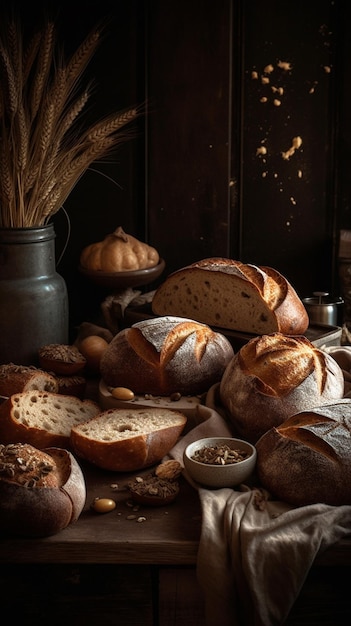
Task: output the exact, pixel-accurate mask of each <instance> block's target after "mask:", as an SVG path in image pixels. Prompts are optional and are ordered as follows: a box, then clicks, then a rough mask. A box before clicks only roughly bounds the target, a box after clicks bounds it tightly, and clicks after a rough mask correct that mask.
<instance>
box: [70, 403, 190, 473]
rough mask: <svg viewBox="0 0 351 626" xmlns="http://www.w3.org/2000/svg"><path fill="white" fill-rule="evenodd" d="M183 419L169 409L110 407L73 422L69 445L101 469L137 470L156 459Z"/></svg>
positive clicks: (172, 441) (170, 442) (173, 440)
mask: <svg viewBox="0 0 351 626" xmlns="http://www.w3.org/2000/svg"><path fill="white" fill-rule="evenodd" d="M186 422H187V418H186V417H185V415H183V414H182V413H180V412H179V411H173V410H171V409H162V408H150V409H110V410H108V411H104V412H103V413H100V414H99V415H97V416H96V417H93V418H92V419H91V420H89V421H88V422H85V423H83V424H78V425H76V426H74V427H73V428H72V432H71V447H72V449H73V451H74V452H75V453H76V455H77V456H79V457H81V458H84V459H86V460H87V461H90V462H91V463H93V464H94V465H97V466H98V467H101V468H102V469H106V470H112V471H116V472H132V471H137V470H141V469H143V468H144V467H149V466H150V465H153V464H154V463H158V462H159V461H160V460H161V459H162V458H163V457H164V456H165V455H166V454H167V453H168V452H169V451H170V449H171V448H172V447H173V446H174V445H175V443H176V442H177V440H178V438H179V436H180V435H181V433H182V431H183V429H184V427H185V424H186Z"/></svg>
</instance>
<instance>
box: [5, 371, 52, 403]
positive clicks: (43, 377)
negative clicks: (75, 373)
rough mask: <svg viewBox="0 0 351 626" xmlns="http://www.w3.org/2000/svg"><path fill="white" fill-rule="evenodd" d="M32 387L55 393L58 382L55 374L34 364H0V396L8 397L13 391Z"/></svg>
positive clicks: (16, 391) (26, 389)
mask: <svg viewBox="0 0 351 626" xmlns="http://www.w3.org/2000/svg"><path fill="white" fill-rule="evenodd" d="M32 389H38V390H39V391H50V392H52V393H57V392H58V390H59V384H58V381H57V380H56V378H55V376H53V375H52V374H49V373H48V372H44V371H42V370H40V369H38V368H37V367H34V366H30V365H16V364H15V363H5V364H4V365H0V396H4V397H7V398H8V397H9V396H12V394H14V393H18V392H20V391H29V390H32Z"/></svg>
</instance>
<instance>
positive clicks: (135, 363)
mask: <svg viewBox="0 0 351 626" xmlns="http://www.w3.org/2000/svg"><path fill="white" fill-rule="evenodd" d="M233 354H234V351H233V348H232V346H231V344H230V342H229V340H228V339H227V338H226V337H224V335H222V334H220V333H216V332H214V331H213V330H212V329H211V328H210V327H209V326H207V325H205V324H200V323H199V322H195V321H194V320H189V319H184V318H178V317H174V316H165V317H159V318H152V319H147V320H144V321H142V322H137V323H136V324H134V325H133V326H132V327H131V328H126V329H123V330H122V331H120V332H119V333H117V335H115V337H114V338H113V339H112V341H111V342H110V343H109V345H108V346H107V348H106V349H105V351H104V353H103V355H102V358H101V362H100V371H101V376H102V379H103V380H104V382H105V383H106V385H107V386H108V387H127V388H129V389H131V390H132V391H134V393H144V394H145V393H147V394H153V395H160V396H166V395H170V394H172V393H175V392H179V393H181V394H182V395H197V394H201V393H203V392H205V391H207V389H209V387H211V386H212V385H213V384H215V383H216V382H219V381H220V379H221V377H222V374H223V372H224V370H225V367H226V365H227V364H228V363H229V361H230V359H231V358H232V357H233Z"/></svg>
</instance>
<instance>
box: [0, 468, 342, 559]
mask: <svg viewBox="0 0 351 626" xmlns="http://www.w3.org/2000/svg"><path fill="white" fill-rule="evenodd" d="M82 469H83V472H84V474H85V477H86V483H87V499H86V504H85V508H84V510H83V512H82V514H81V516H80V518H79V519H78V521H77V522H75V523H74V524H71V525H70V526H69V527H68V528H66V529H64V530H63V531H61V532H60V533H57V534H56V535H53V536H51V537H45V538H41V539H31V538H18V537H17V538H14V537H5V538H2V539H1V540H0V562H1V563H58V564H59V563H79V564H93V563H100V564H112V563H115V564H129V565H132V564H139V565H140V564H150V565H195V564H196V557H197V550H198V545H199V538H200V533H201V507H200V501H199V497H198V493H197V491H196V490H195V489H194V488H193V487H192V486H191V485H190V484H189V483H188V482H187V481H186V480H185V479H184V478H183V477H181V478H180V492H179V495H178V496H177V498H176V500H175V501H174V502H173V503H171V504H169V505H167V506H161V507H150V506H148V507H147V506H144V505H135V504H133V502H132V501H131V498H130V493H129V491H128V489H127V488H126V485H127V483H128V482H129V481H130V480H131V478H132V477H134V476H135V475H136V474H116V473H111V472H105V471H102V470H99V469H98V468H94V467H92V466H89V465H88V464H87V465H82ZM149 472H150V470H146V471H144V472H143V473H140V475H143V474H147V473H149ZM116 485H118V488H116ZM98 497H99V498H102V497H107V498H113V499H114V500H115V501H116V508H115V509H114V510H113V511H111V512H109V513H105V514H98V513H95V512H94V511H93V510H92V508H91V504H92V503H93V501H94V499H95V498H98ZM316 562H317V563H318V564H319V565H326V566H328V565H330V566H331V565H351V537H350V539H346V540H343V541H341V542H339V543H338V544H337V545H335V546H333V547H332V548H329V549H328V550H327V551H325V552H323V553H322V554H320V555H319V556H318V557H317V559H316Z"/></svg>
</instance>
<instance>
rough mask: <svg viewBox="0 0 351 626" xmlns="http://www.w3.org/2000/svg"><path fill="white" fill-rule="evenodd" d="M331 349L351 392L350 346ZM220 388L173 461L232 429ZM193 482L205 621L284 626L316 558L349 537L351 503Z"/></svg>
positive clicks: (174, 452) (233, 625)
mask: <svg viewBox="0 0 351 626" xmlns="http://www.w3.org/2000/svg"><path fill="white" fill-rule="evenodd" d="M328 352H330V353H332V356H333V357H334V355H335V358H336V360H338V362H339V364H340V363H341V362H342V365H341V367H342V369H343V370H344V375H345V380H346V381H348V380H350V387H349V386H348V385H347V388H346V385H345V391H346V392H347V393H350V394H351V374H350V372H351V348H348V349H345V347H344V348H339V349H338V350H334V351H333V350H331V349H330V350H328ZM217 392H218V385H217V386H215V387H213V388H212V389H211V390H210V391H209V394H208V396H207V400H206V404H207V406H202V405H200V406H199V407H198V423H197V425H196V426H195V427H194V428H193V429H192V430H190V431H189V432H188V433H187V434H186V435H185V436H184V437H183V438H182V439H181V440H180V441H179V442H178V443H177V444H176V446H175V447H174V448H173V449H172V451H171V456H172V457H173V458H176V459H178V460H179V461H181V462H182V457H183V450H184V448H185V447H186V445H187V444H188V443H190V442H191V441H195V440H197V439H201V438H202V437H208V436H231V435H232V434H233V433H232V431H231V427H230V424H229V423H228V422H227V420H226V417H225V414H224V412H223V411H222V410H221V408H220V406H219V404H218V399H217ZM187 478H188V480H190V479H189V477H187ZM190 482H192V481H190ZM192 484H193V486H194V487H195V488H197V489H198V493H199V497H200V501H201V507H202V530H201V537H200V543H199V552H198V559H197V575H198V580H199V583H200V585H201V587H202V589H203V591H204V596H205V603H206V626H218V624H220V625H221V626H280V625H281V624H283V622H284V620H285V619H286V618H287V616H288V614H289V612H290V610H291V608H292V606H293V604H294V602H295V600H296V598H297V596H298V594H299V592H300V590H301V588H302V586H303V584H304V582H305V579H306V576H307V574H308V572H309V570H310V567H311V565H312V563H313V561H314V559H315V557H316V555H317V554H318V553H319V552H321V551H322V550H324V549H326V548H327V547H329V546H331V545H333V544H334V543H335V542H337V541H339V540H340V539H342V538H343V537H345V536H346V535H349V534H351V506H340V507H333V506H328V505H325V504H315V505H311V506H304V507H292V506H289V505H287V504H286V503H284V502H279V501H275V500H274V499H271V497H270V495H269V494H268V492H267V491H266V490H264V489H262V488H260V487H259V485H257V484H256V485H255V484H254V481H253V484H251V486H248V485H242V486H241V487H240V488H238V489H219V490H209V489H205V488H202V487H199V486H197V485H194V483H192Z"/></svg>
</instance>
